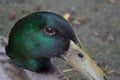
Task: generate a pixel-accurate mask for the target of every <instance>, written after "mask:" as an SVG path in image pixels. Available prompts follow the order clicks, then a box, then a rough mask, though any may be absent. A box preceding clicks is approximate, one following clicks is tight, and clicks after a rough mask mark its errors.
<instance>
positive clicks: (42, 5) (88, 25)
mask: <svg viewBox="0 0 120 80" xmlns="http://www.w3.org/2000/svg"><path fill="white" fill-rule="evenodd" d="M36 11H52V12H55V13H58V14H60V15H63V14H65V13H70V14H71V19H70V23H71V25H72V26H73V28H74V30H75V31H76V33H77V35H78V37H79V38H80V40H81V41H82V43H83V46H84V47H85V49H86V50H87V52H89V54H90V56H91V57H92V58H93V59H94V60H95V61H96V62H98V63H99V65H100V66H102V68H103V69H104V71H106V73H107V74H108V76H109V78H110V80H120V0H0V35H2V36H8V34H9V32H10V29H11V28H12V27H13V25H14V24H15V22H16V21H17V20H18V19H20V18H21V17H23V16H25V15H27V14H29V13H33V12H36ZM53 62H54V63H55V64H56V65H58V67H60V68H61V69H65V68H66V67H69V66H68V65H66V63H64V65H62V64H63V62H62V61H61V60H58V61H57V62H56V59H54V60H53ZM75 73H76V72H74V71H72V72H68V73H65V75H66V76H67V77H69V78H70V80H85V79H83V78H81V79H80V75H79V74H78V73H76V74H75ZM73 74H75V75H73Z"/></svg>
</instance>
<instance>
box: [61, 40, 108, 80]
mask: <svg viewBox="0 0 120 80" xmlns="http://www.w3.org/2000/svg"><path fill="white" fill-rule="evenodd" d="M62 58H63V59H64V60H65V61H66V62H68V63H69V64H70V65H71V66H72V67H74V68H75V69H76V70H77V71H78V72H80V73H81V74H82V75H83V76H84V77H85V78H86V79H87V80H107V78H106V75H105V74H104V72H103V71H102V70H101V69H100V68H99V67H98V66H97V65H96V63H95V62H94V61H93V60H92V59H91V58H90V57H89V55H88V54H87V53H86V51H85V50H84V49H83V48H80V47H79V46H78V45H77V44H76V43H74V42H73V41H70V47H69V50H68V51H67V52H66V54H64V55H62Z"/></svg>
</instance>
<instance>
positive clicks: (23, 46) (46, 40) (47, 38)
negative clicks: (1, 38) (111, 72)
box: [6, 12, 107, 80]
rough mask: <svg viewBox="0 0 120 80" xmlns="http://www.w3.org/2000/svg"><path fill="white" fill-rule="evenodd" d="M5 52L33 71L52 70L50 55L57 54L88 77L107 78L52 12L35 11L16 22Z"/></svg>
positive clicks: (92, 78) (70, 31) (53, 67)
mask: <svg viewBox="0 0 120 80" xmlns="http://www.w3.org/2000/svg"><path fill="white" fill-rule="evenodd" d="M6 53H7V55H8V56H9V57H10V58H11V59H12V60H13V62H15V63H16V64H17V65H18V66H20V67H22V68H25V69H28V70H30V71H33V72H43V71H50V70H53V69H55V66H54V65H53V64H52V63H51V61H50V58H52V57H59V58H62V59H64V60H65V61H66V62H68V63H69V64H70V65H71V66H73V67H74V68H75V69H76V70H78V71H79V72H81V73H82V74H83V75H84V76H85V77H86V78H87V79H88V80H107V78H106V75H105V74H104V73H103V71H102V70H101V69H100V68H99V67H98V66H97V65H96V64H95V63H94V61H92V59H91V58H90V57H89V56H88V54H87V53H86V52H85V50H84V49H83V47H82V45H81V43H80V41H79V39H78V38H77V36H76V35H75V33H74V31H73V29H72V27H71V25H70V24H69V23H68V22H67V21H66V20H65V19H64V18H62V17H61V16H59V15H57V14H55V13H51V12H36V13H32V14H30V15H28V16H26V17H24V18H22V19H20V20H19V21H18V22H16V24H15V25H14V27H13V28H12V30H11V32H10V35H9V41H8V45H7V46H6Z"/></svg>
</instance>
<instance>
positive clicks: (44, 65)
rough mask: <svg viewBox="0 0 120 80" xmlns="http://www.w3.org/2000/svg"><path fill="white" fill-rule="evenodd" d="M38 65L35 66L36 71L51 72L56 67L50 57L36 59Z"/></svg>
mask: <svg viewBox="0 0 120 80" xmlns="http://www.w3.org/2000/svg"><path fill="white" fill-rule="evenodd" d="M37 63H38V64H39V67H38V68H37V70H36V72H38V73H40V72H51V71H54V70H55V69H56V67H55V66H54V65H53V64H52V63H51V60H50V58H41V59H38V60H37Z"/></svg>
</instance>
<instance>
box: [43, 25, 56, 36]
mask: <svg viewBox="0 0 120 80" xmlns="http://www.w3.org/2000/svg"><path fill="white" fill-rule="evenodd" d="M44 31H45V34H46V35H49V36H52V35H55V30H54V29H53V28H51V27H46V28H45V30H44Z"/></svg>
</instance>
